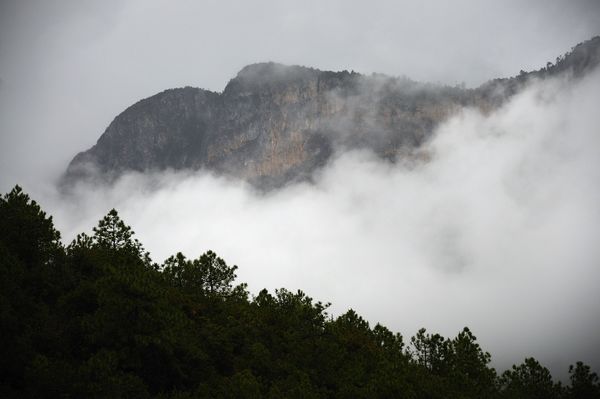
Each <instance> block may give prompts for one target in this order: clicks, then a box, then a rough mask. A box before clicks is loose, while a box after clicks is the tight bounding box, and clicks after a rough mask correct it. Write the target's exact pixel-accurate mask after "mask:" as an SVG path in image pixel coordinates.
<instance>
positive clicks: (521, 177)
mask: <svg viewBox="0 0 600 399" xmlns="http://www.w3.org/2000/svg"><path fill="white" fill-rule="evenodd" d="M599 97H600V71H596V72H595V73H593V74H590V75H588V76H587V77H586V78H584V79H582V80H580V81H577V82H576V83H573V81H568V80H566V78H565V79H554V80H546V81H544V82H538V83H534V84H532V85H531V86H530V87H529V88H528V89H527V90H525V91H524V92H522V93H521V94H519V95H517V96H515V97H514V98H513V99H512V100H511V101H510V102H508V103H507V104H505V105H504V106H503V107H502V108H501V109H499V110H497V111H495V112H493V113H492V114H489V115H482V114H481V113H479V112H478V111H475V110H471V109H465V110H463V111H462V112H460V113H459V114H458V115H457V116H455V117H453V118H451V119H450V120H448V121H447V122H446V123H444V124H443V125H442V126H440V127H439V129H438V130H437V132H436V133H435V135H434V138H433V139H432V140H431V142H429V143H428V145H427V146H426V149H425V150H426V152H427V153H428V159H429V160H428V161H427V162H421V163H417V164H414V163H412V164H410V165H408V164H407V165H405V164H402V163H399V164H391V163H389V162H386V161H382V160H381V159H379V158H378V157H376V156H374V155H373V154H370V153H368V152H349V153H344V154H342V155H340V156H338V157H337V158H336V159H335V160H334V161H332V162H331V163H330V164H329V165H328V166H327V167H326V168H325V169H324V170H322V171H321V172H320V174H319V175H318V176H317V178H316V182H315V184H296V185H293V186H289V187H286V188H284V189H281V190H277V191H273V192H270V193H267V194H264V193H259V192H256V191H254V190H253V189H252V188H251V187H250V186H248V185H245V184H243V183H240V182H239V181H232V180H227V179H224V178H220V177H216V176H213V175H210V174H208V173H201V172H200V173H182V172H177V173H175V172H164V173H160V174H128V175H125V176H123V177H122V178H120V179H119V180H118V181H117V182H116V183H115V184H114V185H112V186H84V185H80V186H78V187H77V188H76V189H75V190H74V192H73V193H72V194H71V195H70V196H62V195H60V194H58V193H57V192H56V191H54V189H53V188H50V187H49V186H43V185H40V186H35V187H28V186H25V189H26V190H27V191H29V192H30V193H31V194H32V196H33V197H34V198H36V199H38V200H39V202H40V203H41V205H42V206H43V207H44V209H46V210H47V211H48V212H49V213H50V214H52V215H54V217H55V223H56V225H57V227H58V228H59V229H60V230H61V231H62V232H63V234H64V241H65V242H68V241H69V240H71V239H72V238H73V237H74V235H75V234H76V233H79V232H84V231H85V232H90V231H91V228H92V227H93V226H94V225H95V224H96V222H97V220H98V219H100V218H101V217H102V216H103V215H104V214H106V213H107V212H108V210H109V209H110V208H113V207H114V208H116V209H118V211H119V212H120V214H121V216H122V217H123V218H124V220H125V221H126V222H127V223H128V224H130V225H131V226H132V227H133V228H134V230H135V231H136V232H137V236H138V238H139V239H140V240H141V241H142V242H143V243H144V245H145V247H146V249H148V250H149V251H150V252H151V255H152V257H153V259H154V260H155V261H157V262H162V260H164V259H165V258H166V257H168V256H169V255H171V254H174V253H175V252H177V251H182V252H183V253H184V254H186V255H187V256H189V257H196V256H199V255H200V254H201V253H203V252H204V251H206V250H208V249H212V250H214V251H216V252H217V253H218V254H219V255H220V256H222V257H223V258H224V259H225V260H226V261H227V262H228V263H230V264H237V265H239V266H240V269H239V273H238V275H239V280H240V281H244V282H247V283H249V288H250V290H251V291H252V292H254V293H256V292H257V291H258V290H259V289H261V288H263V287H266V288H269V289H274V288H278V287H286V288H289V289H302V290H303V291H305V292H307V293H308V294H309V295H311V296H313V297H314V298H316V299H318V300H322V301H329V302H332V307H331V310H332V311H333V313H334V314H339V313H340V312H343V311H345V310H346V309H347V308H349V307H352V308H353V309H355V310H356V311H358V312H359V313H360V314H362V315H364V316H366V317H367V319H368V320H370V321H371V322H373V323H374V322H377V321H379V322H381V323H383V324H385V325H387V326H388V327H389V328H391V329H393V330H395V331H399V332H401V333H403V334H404V335H405V336H410V335H412V334H414V333H415V332H416V331H417V329H418V328H420V327H426V328H428V329H429V330H430V331H435V332H440V333H442V334H443V335H446V336H454V335H455V334H456V333H457V332H458V331H459V330H460V329H461V328H462V327H463V326H465V325H467V326H469V327H470V328H471V329H472V330H473V331H474V332H475V334H476V335H477V336H478V338H479V340H480V341H481V343H482V346H483V347H484V348H486V349H487V350H489V351H490V352H491V353H492V355H493V359H494V360H493V362H494V365H495V366H496V367H498V368H499V369H504V368H506V367H509V366H510V365H511V364H513V363H520V362H521V361H522V360H523V358H524V357H525V356H534V357H535V358H537V359H538V360H540V361H541V362H542V363H543V364H545V365H547V366H548V367H549V368H550V369H551V371H552V372H553V374H554V375H556V376H564V375H565V374H566V370H567V366H568V365H569V364H571V363H574V362H575V361H576V360H582V361H584V362H586V363H588V364H590V365H591V366H592V368H593V369H596V370H597V369H599V368H600V349H599V348H600V337H599V336H598V334H597V331H599V329H600V317H599V316H598V312H597V304H598V303H599V302H600V290H598V287H597V286H598V282H600V268H599V267H598V266H599V262H600V247H599V246H598V245H597V237H599V236H600V187H599V186H598V182H599V181H600V158H599V157H598V154H597V151H598V150H597V149H598V148H599V145H600V136H599V134H598V133H599V131H598V127H597V126H598V124H597V104H598V103H599V102H600V98H599Z"/></svg>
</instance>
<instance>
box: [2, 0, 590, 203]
mask: <svg viewBox="0 0 600 399" xmlns="http://www.w3.org/2000/svg"><path fill="white" fill-rule="evenodd" d="M598 4H599V3H598V2H597V1H594V0H580V1H572V0H570V1H567V0H564V1H559V0H545V1H542V0H536V1H528V2H525V1H517V0H508V1H491V0H490V1H479V0H477V1H475V0H469V1H467V0H459V1H452V2H449V1H442V0H438V1H431V0H429V1H412V2H406V1H363V2H358V1H346V0H344V1H342V0H336V1H317V0H304V1H281V0H270V1H265V0H257V1H221V0H219V1H217V0H211V1H158V0H132V1H125V2H121V1H112V0H108V1H89V0H56V1H41V0H25V1H6V0H4V1H2V2H1V9H0V79H1V81H0V170H1V172H0V189H2V190H3V191H5V190H7V189H8V188H9V187H10V186H12V185H13V184H14V183H16V182H21V183H22V184H35V183H36V182H37V181H38V180H39V179H40V178H43V179H44V180H48V179H51V178H53V177H55V176H56V175H58V174H59V173H60V172H62V171H63V170H64V167H65V165H66V163H67V162H68V161H69V160H70V159H71V157H72V156H73V155H74V154H75V153H76V152H78V151H80V150H83V149H86V148H88V147H90V146H91V145H92V144H94V143H95V141H96V140H97V138H98V137H99V136H100V134H101V133H102V132H103V131H104V129H105V128H106V126H107V125H108V124H109V123H110V121H111V120H112V118H114V117H115V116H116V115H117V114H118V113H119V112H121V111H123V110H124V109H125V108H126V107H127V106H128V105H131V104H132V103H134V102H136V101H137V100H139V99H141V98H144V97H147V96H150V95H152V94H154V93H156V92H158V91H161V90H164V89H167V88H171V87H178V86H185V85H191V86H198V87H202V88H207V89H211V90H216V91H220V90H222V88H223V87H224V86H225V84H226V83H227V81H228V80H229V79H230V78H232V77H233V76H234V75H235V73H236V72H237V71H238V70H239V69H241V68H242V67H243V66H244V65H246V64H249V63H252V62H258V61H266V60H272V61H278V62H282V63H289V64H302V65H307V66H313V67H317V68H321V69H332V70H342V69H348V70H351V69H354V70H356V71H359V72H363V73H371V72H382V73H387V74H391V75H406V76H409V77H411V78H413V79H417V80H424V81H439V82H444V83H448V84H455V83H460V82H465V83H467V84H468V85H477V84H479V83H481V82H483V81H485V80H487V79H490V78H494V77H499V76H508V75H513V74H516V73H518V71H519V70H520V69H532V68H538V67H540V66H543V65H545V63H546V61H549V60H550V61H551V60H554V58H555V57H556V56H558V55H560V54H563V53H564V52H565V51H567V50H569V49H570V48H571V47H572V46H573V45H575V44H577V43H578V42H581V41H583V40H585V39H588V38H590V37H591V36H593V35H595V34H598V33H599V28H598V27H599V26H600V6H598Z"/></svg>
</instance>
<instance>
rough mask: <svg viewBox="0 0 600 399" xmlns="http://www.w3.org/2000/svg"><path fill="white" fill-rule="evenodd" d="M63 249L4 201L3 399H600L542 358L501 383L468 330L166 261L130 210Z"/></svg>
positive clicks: (36, 213) (579, 369)
mask: <svg viewBox="0 0 600 399" xmlns="http://www.w3.org/2000/svg"><path fill="white" fill-rule="evenodd" d="M60 238H61V236H60V233H59V232H58V231H57V230H56V229H55V227H54V225H53V222H52V217H50V216H47V215H46V214H45V213H44V212H43V210H42V209H41V208H40V206H39V205H38V204H37V203H36V202H35V201H33V200H32V199H30V197H29V196H28V195H27V194H25V193H24V192H23V191H22V190H21V188H19V187H18V186H17V187H15V188H14V189H13V190H12V191H11V192H10V193H8V194H5V195H4V196H2V197H1V198H0V274H1V275H0V284H1V286H0V320H1V323H0V325H1V330H0V331H1V332H0V334H1V336H0V345H1V348H2V349H1V356H0V397H2V398H13V397H15V398H16V397H18V398H23V397H31V398H84V397H85V398H88V397H89V398H149V397H154V398H540V399H542V398H543V399H552V398H557V399H558V398H580V399H582V398H600V385H599V382H598V376H597V375H596V374H595V373H593V372H592V371H591V370H590V368H589V367H588V366H586V365H585V364H583V363H581V362H577V363H574V364H573V365H572V366H568V370H569V380H568V382H567V383H566V384H561V383H559V382H556V381H555V380H553V378H552V376H551V374H550V372H549V371H548V369H547V368H545V367H544V366H543V365H541V364H540V363H539V362H538V361H536V360H535V359H533V358H526V359H524V361H523V363H522V364H519V365H515V366H513V367H512V368H511V369H509V370H507V371H504V372H502V373H499V372H497V371H496V370H494V369H493V368H492V367H490V361H491V355H490V354H489V353H487V352H486V351H485V350H484V349H483V348H481V347H480V345H479V344H478V343H477V339H476V337H475V335H474V334H473V333H472V332H471V331H470V330H469V329H468V328H464V329H463V330H462V331H460V332H458V334H457V335H456V337H454V338H445V337H442V336H440V335H439V334H432V333H429V332H427V331H426V330H425V329H422V330H420V331H418V332H417V333H416V334H415V335H414V336H413V337H412V338H410V339H405V338H403V337H402V336H401V335H400V334H397V333H394V332H392V331H390V330H389V329H387V328H386V327H384V326H382V325H379V324H377V325H375V326H371V325H370V324H369V323H368V322H367V321H366V320H364V319H363V318H362V317H361V316H360V315H358V314H356V312H354V311H352V310H349V311H348V312H346V313H345V314H342V315H341V316H338V317H333V316H331V315H330V314H328V313H327V307H328V305H327V304H323V303H321V302H315V301H313V300H312V299H311V298H310V297H309V296H307V295H306V294H305V293H303V292H301V291H298V292H290V291H288V290H286V289H283V288H282V289H279V290H276V291H275V292H268V291H267V290H263V291H261V292H259V293H258V294H257V295H251V294H250V293H249V292H248V290H247V288H246V285H245V284H238V283H237V282H236V270H237V267H236V266H230V265H228V264H227V263H226V262H225V261H224V260H223V259H221V258H219V257H218V256H217V255H216V254H215V253H214V252H211V251H208V252H206V253H205V254H204V255H202V256H200V257H199V258H198V259H188V258H186V257H185V256H184V255H183V254H181V253H178V254H176V255H174V256H172V257H170V258H169V259H167V260H166V261H165V262H164V263H163V264H157V263H154V262H153V261H152V260H151V258H150V256H149V254H148V253H147V252H146V251H145V250H144V248H143V246H142V244H141V243H140V242H139V241H137V240H136V239H135V238H134V233H133V231H132V230H131V228H130V227H129V226H127V225H126V224H125V223H124V222H123V221H122V220H121V219H120V218H119V216H118V214H117V212H116V211H115V210H111V211H110V212H109V213H108V214H107V215H106V216H105V217H104V218H103V219H102V220H100V221H99V223H98V225H97V226H96V227H95V228H94V229H93V234H92V235H91V236H88V235H86V234H80V235H78V236H77V238H76V239H75V240H74V241H73V242H71V243H70V244H69V245H67V246H64V245H63V244H62V242H61V239H60ZM565 366H567V365H565Z"/></svg>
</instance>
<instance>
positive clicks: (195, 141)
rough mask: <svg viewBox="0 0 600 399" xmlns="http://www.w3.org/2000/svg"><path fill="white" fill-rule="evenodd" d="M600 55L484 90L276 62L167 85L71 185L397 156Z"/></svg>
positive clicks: (137, 107) (577, 72) (305, 172)
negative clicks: (202, 81)
mask: <svg viewBox="0 0 600 399" xmlns="http://www.w3.org/2000/svg"><path fill="white" fill-rule="evenodd" d="M599 63H600V37H594V38H592V39H590V40H588V41H586V42H583V43H580V44H578V45H577V46H575V47H573V48H572V50H571V52H569V53H567V54H566V55H564V56H562V57H558V58H557V60H556V63H555V64H553V63H547V64H546V66H545V67H543V68H541V69H539V70H536V71H531V72H524V71H521V73H520V74H519V75H517V76H514V77H511V78H500V79H494V80H490V81H488V82H486V83H484V84H482V85H481V86H479V87H477V88H463V87H459V86H447V85H439V84H432V83H421V82H416V81H413V80H410V79H408V78H406V77H390V76H386V75H380V74H372V75H370V76H369V75H362V74H359V73H356V72H354V71H352V72H348V71H340V72H333V71H321V70H319V69H315V68H310V67H304V66H298V65H294V66H286V65H283V64H278V63H274V62H265V63H255V64H250V65H247V66H245V67H244V68H242V69H241V70H240V71H239V72H238V74H237V75H236V76H235V77H234V78H233V79H231V80H230V81H229V82H228V84H227V85H226V86H225V88H224V89H223V91H222V92H220V93H219V92H214V91H209V90H204V89H200V88H194V87H189V86H187V87H184V88H175V89H168V90H165V91H162V92H160V93H157V94H155V95H153V96H151V97H148V98H145V99H143V100H140V101H138V102H136V103H135V104H133V105H131V106H130V107H128V108H127V109H126V110H125V111H123V112H122V113H120V114H119V115H118V116H117V117H116V118H115V119H114V120H113V121H112V122H111V123H110V125H109V126H108V127H107V129H106V130H105V132H104V133H103V134H102V135H101V136H100V138H99V139H98V141H97V143H96V144H95V145H94V146H93V147H92V148H90V149H88V150H86V151H83V152H80V153H79V154H77V155H76V156H75V158H74V159H73V160H72V161H71V163H70V164H69V166H68V168H67V171H66V172H65V175H64V176H63V183H65V184H66V185H68V184H72V183H74V182H76V181H79V180H82V179H90V178H98V177H100V178H101V179H104V180H111V179H113V178H115V177H117V176H119V175H120V174H122V173H124V172H127V171H140V172H144V171H149V170H164V169H169V168H170V169H176V170H179V169H193V170H196V169H206V170H210V171H212V172H215V173H218V174H225V175H228V176H233V177H235V178H239V179H242V180H246V181H248V182H250V183H251V184H253V185H255V186H257V187H259V188H265V189H270V188H277V187H280V186H283V185H285V184H288V183H290V182H294V181H299V180H310V179H311V178H312V175H313V173H314V171H315V170H318V169H319V168H320V167H322V166H323V165H325V164H326V163H327V162H328V160H329V159H331V157H332V155H333V154H334V152H335V151H343V150H346V149H363V148H364V149H370V150H372V151H374V152H375V153H376V154H377V155H379V156H380V157H382V158H384V159H388V160H390V161H392V162H393V161H395V160H397V159H399V158H402V157H406V156H407V155H408V154H412V153H414V152H415V150H418V149H419V148H420V147H421V146H422V144H423V143H424V142H426V141H427V139H428V138H429V137H430V136H431V134H432V133H433V131H434V130H435V127H436V126H438V125H439V123H441V122H442V121H443V120H445V119H446V118H448V117H449V116H451V115H453V114H454V113H455V112H456V111H457V110H458V109H460V108H462V107H465V106H468V107H477V108H479V109H480V110H482V111H484V112H488V111H490V110H493V109H496V108H497V107H498V106H500V105H501V104H502V103H503V102H504V101H505V100H506V99H507V98H510V97H511V96H512V95H514V94H515V93H517V92H518V91H519V90H521V89H522V88H523V87H524V86H525V85H526V84H527V82H529V81H531V80H532V79H545V78H547V77H551V76H556V75H558V74H563V73H569V74H570V75H571V76H573V77H574V78H578V77H580V76H583V75H584V74H585V73H587V72H588V71H590V70H592V69H594V68H595V67H596V66H597V65H598V64H599Z"/></svg>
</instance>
